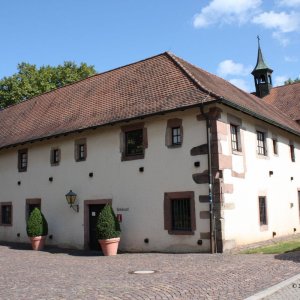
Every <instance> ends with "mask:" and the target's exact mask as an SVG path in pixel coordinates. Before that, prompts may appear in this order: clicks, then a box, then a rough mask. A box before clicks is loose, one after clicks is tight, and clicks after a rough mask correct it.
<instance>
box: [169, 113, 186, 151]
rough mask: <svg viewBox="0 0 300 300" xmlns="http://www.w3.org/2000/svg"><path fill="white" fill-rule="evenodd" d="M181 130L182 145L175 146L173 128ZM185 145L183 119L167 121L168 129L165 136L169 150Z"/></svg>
mask: <svg viewBox="0 0 300 300" xmlns="http://www.w3.org/2000/svg"><path fill="white" fill-rule="evenodd" d="M177 127H178V128H180V135H181V142H180V144H173V140H172V138H173V136H172V128H177ZM182 143H183V127H182V119H179V118H173V119H169V120H168V121H167V128H166V134H165V145H166V146H167V147H168V148H179V147H181V146H182Z"/></svg>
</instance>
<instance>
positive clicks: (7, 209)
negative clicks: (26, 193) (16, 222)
mask: <svg viewBox="0 0 300 300" xmlns="http://www.w3.org/2000/svg"><path fill="white" fill-rule="evenodd" d="M0 214H1V225H4V226H5V225H12V204H11V202H2V203H0Z"/></svg>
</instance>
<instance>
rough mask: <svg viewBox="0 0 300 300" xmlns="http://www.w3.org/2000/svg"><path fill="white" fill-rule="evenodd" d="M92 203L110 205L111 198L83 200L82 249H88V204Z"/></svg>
mask: <svg viewBox="0 0 300 300" xmlns="http://www.w3.org/2000/svg"><path fill="white" fill-rule="evenodd" d="M93 204H104V205H105V204H109V205H112V199H96V200H84V209H83V210H84V217H83V218H84V225H83V226H84V249H86V250H89V243H90V218H89V206H90V205H93Z"/></svg>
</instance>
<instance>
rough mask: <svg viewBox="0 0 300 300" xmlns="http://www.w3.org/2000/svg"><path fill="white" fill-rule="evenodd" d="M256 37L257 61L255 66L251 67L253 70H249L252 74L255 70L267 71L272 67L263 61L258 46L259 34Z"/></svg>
mask: <svg viewBox="0 0 300 300" xmlns="http://www.w3.org/2000/svg"><path fill="white" fill-rule="evenodd" d="M257 39H258V53H257V62H256V66H255V68H254V69H253V71H252V72H251V74H252V75H254V73H256V71H261V70H268V71H269V72H271V73H272V72H273V70H272V69H270V68H269V67H268V66H267V64H266V63H265V61H264V57H263V54H262V51H261V48H260V42H259V41H260V38H259V36H258V37H257Z"/></svg>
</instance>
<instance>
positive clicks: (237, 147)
mask: <svg viewBox="0 0 300 300" xmlns="http://www.w3.org/2000/svg"><path fill="white" fill-rule="evenodd" d="M230 139H231V150H232V152H233V153H234V152H241V151H242V147H241V138H240V126H239V125H236V124H233V123H230Z"/></svg>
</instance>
